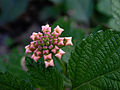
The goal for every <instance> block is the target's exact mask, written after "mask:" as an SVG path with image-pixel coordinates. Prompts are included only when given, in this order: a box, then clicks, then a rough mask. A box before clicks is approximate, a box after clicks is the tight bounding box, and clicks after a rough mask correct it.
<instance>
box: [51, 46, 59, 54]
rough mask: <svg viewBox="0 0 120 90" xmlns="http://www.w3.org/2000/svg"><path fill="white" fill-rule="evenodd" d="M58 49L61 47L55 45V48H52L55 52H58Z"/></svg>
mask: <svg viewBox="0 0 120 90" xmlns="http://www.w3.org/2000/svg"><path fill="white" fill-rule="evenodd" d="M58 49H59V47H57V46H55V48H54V49H52V50H51V51H52V52H53V53H56V52H57V50H58Z"/></svg>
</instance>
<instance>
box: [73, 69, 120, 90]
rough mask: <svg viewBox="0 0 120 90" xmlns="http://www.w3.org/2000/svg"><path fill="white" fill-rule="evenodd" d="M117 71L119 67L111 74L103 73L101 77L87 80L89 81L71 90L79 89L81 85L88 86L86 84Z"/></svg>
mask: <svg viewBox="0 0 120 90" xmlns="http://www.w3.org/2000/svg"><path fill="white" fill-rule="evenodd" d="M119 69H120V67H119V68H117V69H115V70H113V71H111V72H108V73H105V74H103V75H100V76H98V77H96V78H94V79H92V80H89V81H87V82H85V83H82V84H81V85H79V86H78V87H76V88H73V90H76V89H78V88H79V87H81V86H83V85H85V84H88V83H90V82H92V81H94V80H96V79H99V78H101V77H103V76H105V75H107V74H110V73H113V72H116V71H118V70H119Z"/></svg>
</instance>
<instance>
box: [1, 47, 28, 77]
mask: <svg viewBox="0 0 120 90" xmlns="http://www.w3.org/2000/svg"><path fill="white" fill-rule="evenodd" d="M23 56H24V53H23V52H19V51H18V48H16V47H15V48H13V49H12V50H11V52H10V53H9V54H8V55H4V57H3V58H2V57H0V60H2V61H4V59H5V60H6V62H2V61H1V62H0V64H2V66H1V67H0V69H1V70H2V71H5V70H6V71H9V72H10V73H12V74H13V75H14V76H17V77H19V78H21V79H25V78H28V74H27V72H25V71H24V70H23V69H22V65H21V59H22V57H23Z"/></svg>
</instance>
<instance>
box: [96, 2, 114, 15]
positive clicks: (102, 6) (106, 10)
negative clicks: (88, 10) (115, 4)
mask: <svg viewBox="0 0 120 90" xmlns="http://www.w3.org/2000/svg"><path fill="white" fill-rule="evenodd" d="M97 9H98V11H99V12H101V13H103V14H105V15H108V16H112V13H111V10H112V8H111V1H110V0H98V5H97Z"/></svg>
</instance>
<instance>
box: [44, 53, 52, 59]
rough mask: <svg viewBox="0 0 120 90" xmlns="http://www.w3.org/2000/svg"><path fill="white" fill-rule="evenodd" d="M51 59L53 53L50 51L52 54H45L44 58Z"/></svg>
mask: <svg viewBox="0 0 120 90" xmlns="http://www.w3.org/2000/svg"><path fill="white" fill-rule="evenodd" d="M47 59H48V60H50V59H52V54H51V53H50V54H48V55H44V60H47Z"/></svg>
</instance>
